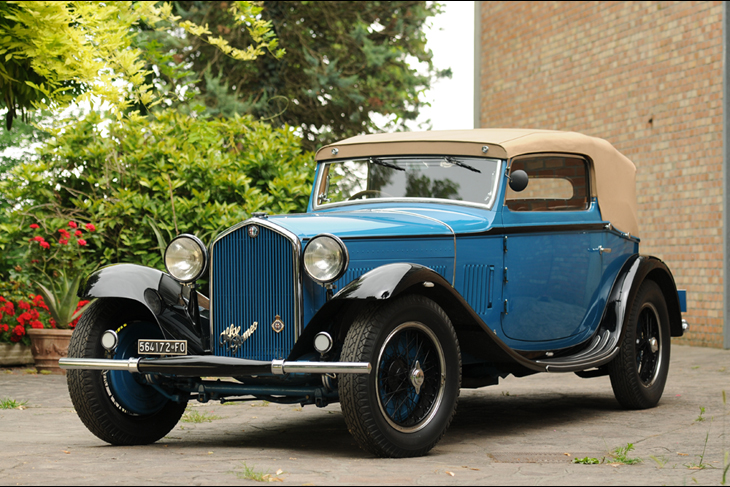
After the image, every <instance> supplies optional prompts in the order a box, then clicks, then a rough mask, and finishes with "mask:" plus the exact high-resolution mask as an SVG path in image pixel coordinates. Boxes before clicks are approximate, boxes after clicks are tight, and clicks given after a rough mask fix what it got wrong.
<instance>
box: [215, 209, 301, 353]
mask: <svg viewBox="0 0 730 487" xmlns="http://www.w3.org/2000/svg"><path fill="white" fill-rule="evenodd" d="M251 226H255V227H256V230H257V235H256V236H255V237H252V236H250V235H251V234H252V233H249V227H251ZM275 228H276V227H272V228H270V227H267V226H263V225H262V224H260V223H259V222H247V223H246V224H245V225H243V226H241V227H239V228H238V229H236V230H234V231H232V232H230V233H228V234H226V235H224V236H223V237H221V238H219V239H218V240H217V241H216V242H215V243H214V244H213V246H212V248H211V279H210V283H211V324H212V325H211V326H212V337H211V340H212V346H213V353H214V354H215V355H218V356H227V357H239V358H247V359H253V360H273V359H283V358H286V357H287V355H288V354H289V352H290V351H291V349H292V347H293V346H294V342H295V341H296V338H297V333H298V327H299V319H300V318H299V316H298V314H299V309H301V307H300V306H299V303H298V299H299V292H298V289H299V283H298V277H297V276H298V271H297V269H298V258H299V257H298V255H299V253H298V246H296V247H295V246H294V244H293V243H292V241H291V240H290V239H289V238H287V237H286V236H285V235H284V234H283V232H278V231H276V229H275ZM294 238H295V237H294ZM277 317H279V318H278V319H279V320H280V321H281V323H283V329H282V330H281V331H280V332H279V333H277V332H276V331H275V330H274V327H272V324H273V323H274V321H275V320H277ZM254 322H256V323H258V325H257V326H256V327H255V329H254V330H253V332H252V333H250V336H249V337H248V338H246V340H245V341H243V342H242V343H240V338H239V339H237V340H238V342H239V343H240V346H239V347H238V348H237V349H236V350H234V348H235V347H230V346H228V344H227V343H226V341H225V340H221V334H222V333H224V332H226V331H227V332H229V333H230V332H232V331H236V328H238V331H237V335H239V336H245V335H244V334H245V333H246V332H247V331H250V330H251V329H252V325H253V324H254ZM231 325H233V328H231Z"/></svg>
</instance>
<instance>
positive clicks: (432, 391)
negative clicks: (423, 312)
mask: <svg viewBox="0 0 730 487" xmlns="http://www.w3.org/2000/svg"><path fill="white" fill-rule="evenodd" d="M444 369H445V360H444V352H443V349H442V348H441V345H440V344H439V343H438V340H437V339H436V337H435V335H434V334H433V332H432V331H431V330H429V329H428V328H426V327H425V326H424V325H423V324H421V323H417V322H408V323H403V324H402V325H400V326H398V327H397V328H396V329H395V330H393V331H392V332H391V333H390V335H389V336H388V337H387V338H386V340H385V343H384V344H383V347H382V349H381V350H380V356H379V357H378V362H377V366H376V370H375V374H376V377H377V387H378V398H379V406H380V410H381V411H382V413H383V415H384V417H385V418H386V420H387V421H388V423H389V424H390V425H391V426H392V427H393V428H395V429H396V430H398V431H402V432H414V431H418V430H420V429H421V428H423V427H424V426H426V425H427V424H428V422H429V421H430V420H431V418H432V417H433V415H434V414H435V413H436V412H437V411H438V407H439V405H440V404H441V401H442V399H443V395H444V376H443V373H444Z"/></svg>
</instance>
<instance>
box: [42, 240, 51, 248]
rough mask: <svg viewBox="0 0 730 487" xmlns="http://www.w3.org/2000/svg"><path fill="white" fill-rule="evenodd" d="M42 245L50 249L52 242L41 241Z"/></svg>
mask: <svg viewBox="0 0 730 487" xmlns="http://www.w3.org/2000/svg"><path fill="white" fill-rule="evenodd" d="M40 246H41V247H43V248H44V249H50V248H51V244H49V243H48V242H41V243H40Z"/></svg>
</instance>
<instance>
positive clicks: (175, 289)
mask: <svg viewBox="0 0 730 487" xmlns="http://www.w3.org/2000/svg"><path fill="white" fill-rule="evenodd" d="M82 289H83V290H81V289H80V292H79V296H80V297H82V298H84V299H93V298H97V299H125V300H130V301H134V302H136V303H139V304H140V305H142V306H144V309H146V311H147V314H148V315H149V317H151V318H152V319H154V321H155V323H157V325H158V326H159V327H160V330H161V331H162V334H163V336H164V337H165V338H169V339H177V340H187V341H188V350H189V351H190V353H192V354H202V353H204V349H205V347H204V346H203V340H202V339H201V330H207V329H208V324H207V323H206V321H207V319H206V317H205V316H204V315H201V316H200V323H196V322H195V319H194V318H193V317H192V316H190V313H189V312H188V303H187V302H186V298H185V296H186V294H187V296H188V297H189V292H188V293H186V291H187V290H188V289H186V288H184V287H183V286H182V285H181V284H180V283H179V282H177V281H176V280H175V279H173V278H172V277H170V276H169V275H167V274H165V273H164V272H162V271H159V270H157V269H153V268H151V267H144V266H141V265H135V264H115V265H111V266H108V267H104V268H103V269H100V270H98V271H96V272H95V273H93V274H91V275H90V276H89V277H88V278H87V280H86V283H85V284H84V286H83V288H82Z"/></svg>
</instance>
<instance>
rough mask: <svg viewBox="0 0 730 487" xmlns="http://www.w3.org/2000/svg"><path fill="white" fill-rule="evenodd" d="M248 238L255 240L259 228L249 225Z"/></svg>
mask: <svg viewBox="0 0 730 487" xmlns="http://www.w3.org/2000/svg"><path fill="white" fill-rule="evenodd" d="M248 236H249V237H251V238H256V237H258V236H259V227H257V226H256V225H249V226H248Z"/></svg>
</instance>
